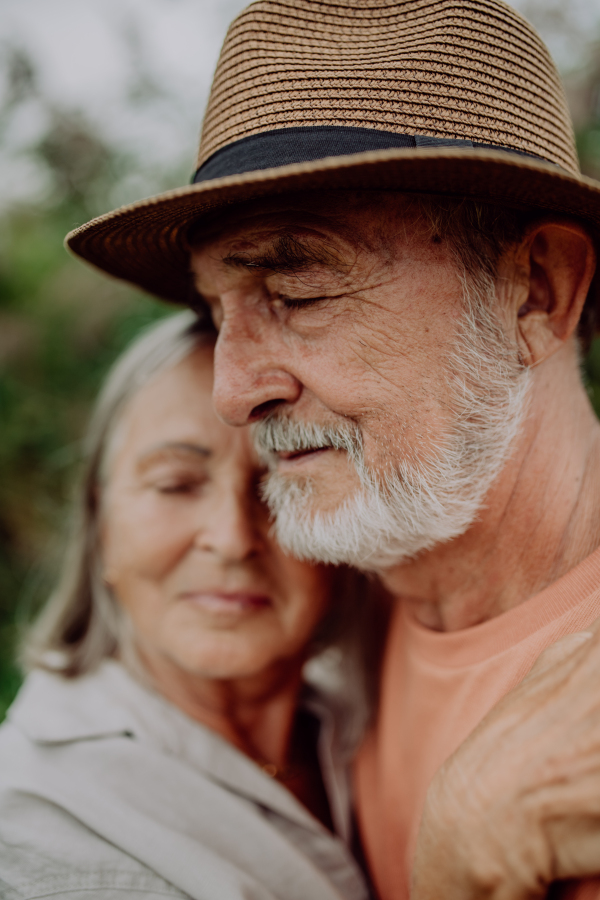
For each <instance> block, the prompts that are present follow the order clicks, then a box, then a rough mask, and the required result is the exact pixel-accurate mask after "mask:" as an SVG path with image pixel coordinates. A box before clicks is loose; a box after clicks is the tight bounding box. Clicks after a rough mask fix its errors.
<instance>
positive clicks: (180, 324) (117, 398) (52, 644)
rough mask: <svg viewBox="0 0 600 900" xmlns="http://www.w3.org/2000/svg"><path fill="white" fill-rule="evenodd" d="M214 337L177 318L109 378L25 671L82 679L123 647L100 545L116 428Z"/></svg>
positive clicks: (149, 336)
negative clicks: (144, 391)
mask: <svg viewBox="0 0 600 900" xmlns="http://www.w3.org/2000/svg"><path fill="white" fill-rule="evenodd" d="M214 336H215V332H214V330H213V327H212V324H211V323H210V321H209V319H208V318H206V317H199V316H198V315H196V314H195V313H193V312H191V311H189V310H186V311H185V312H181V313H177V314H176V315H174V316H170V317H169V318H167V319H162V320H161V321H160V322H158V324H154V325H151V326H150V327H149V328H147V329H146V330H145V331H144V332H143V333H142V334H141V335H140V336H139V337H138V338H137V339H136V340H135V341H134V342H133V343H132V344H131V345H130V346H129V347H128V348H127V350H126V351H125V352H124V353H123V354H122V356H121V357H120V358H119V359H118V360H117V361H116V363H115V364H114V365H113V367H112V369H111V370H110V372H109V373H108V376H107V378H106V381H105V382H104V386H103V388H102V390H101V392H100V395H99V397H98V400H97V402H96V405H95V408H94V411H93V414H92V417H91V420H90V424H89V428H88V431H87V435H86V438H85V442H84V455H85V462H84V469H83V472H82V478H81V482H80V484H79V488H78V491H77V495H76V503H75V510H74V519H73V523H72V531H71V536H70V539H69V541H68V544H67V548H66V553H65V556H64V561H63V566H62V572H61V576H60V578H59V582H58V586H57V588H56V590H55V591H54V592H53V594H52V595H51V597H50V598H49V600H48V602H47V603H46V605H45V606H44V608H43V609H42V611H41V613H40V614H39V616H38V618H37V619H36V621H35V622H34V623H33V625H32V627H31V628H30V629H29V632H28V634H27V636H26V638H25V640H24V642H23V645H22V649H21V654H20V658H21V664H22V666H23V668H24V669H25V670H29V669H32V668H35V667H38V668H39V667H42V668H46V669H51V670H52V671H55V672H60V673H61V674H63V675H66V676H71V677H73V676H76V675H82V674H84V673H85V672H89V671H91V670H93V669H94V668H95V667H96V666H97V665H98V664H99V663H100V662H101V661H102V660H103V659H105V658H106V657H110V656H114V655H115V654H116V653H117V651H118V649H119V648H120V645H121V643H122V638H123V629H124V628H125V627H126V625H125V619H124V616H123V615H121V614H120V611H119V607H118V605H117V603H116V601H115V600H114V598H113V597H112V595H111V593H110V592H109V591H108V589H107V588H106V586H105V585H104V582H103V579H102V570H101V560H100V546H99V513H100V505H101V491H102V486H103V483H104V480H105V478H106V474H107V463H108V460H109V458H110V455H111V447H112V445H113V438H114V434H115V429H116V427H117V425H118V424H119V421H120V420H121V416H122V413H123V411H124V409H125V407H126V406H127V404H128V403H129V401H130V400H131V398H132V397H133V395H134V394H136V393H137V391H139V390H140V388H142V387H144V386H145V385H146V384H148V383H149V382H150V381H151V380H152V379H154V378H155V377H156V376H157V375H159V374H160V373H161V372H164V371H165V370H167V369H170V368H172V367H174V366H176V365H177V364H178V363H179V362H181V361H182V360H183V359H185V358H186V357H187V356H188V355H189V354H190V353H192V351H194V350H195V349H196V348H197V347H201V346H205V345H207V344H209V343H211V342H212V341H213V340H214Z"/></svg>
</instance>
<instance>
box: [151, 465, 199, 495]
mask: <svg viewBox="0 0 600 900" xmlns="http://www.w3.org/2000/svg"><path fill="white" fill-rule="evenodd" d="M207 481H208V475H207V473H206V472H203V471H198V470H196V469H181V468H177V469H175V470H173V469H171V468H170V467H163V466H161V467H160V468H159V469H158V470H156V471H154V472H152V471H150V472H146V474H145V477H144V486H145V487H147V488H149V489H150V490H153V491H155V492H156V493H158V494H167V495H182V496H197V495H198V494H199V493H200V492H201V491H202V489H203V488H204V486H205V485H206V483H207Z"/></svg>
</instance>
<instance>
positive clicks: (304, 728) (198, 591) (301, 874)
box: [0, 312, 372, 900]
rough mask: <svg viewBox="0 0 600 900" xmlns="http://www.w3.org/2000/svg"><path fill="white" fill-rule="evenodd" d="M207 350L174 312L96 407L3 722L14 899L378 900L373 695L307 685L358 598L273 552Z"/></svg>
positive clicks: (249, 456) (4, 855)
mask: <svg viewBox="0 0 600 900" xmlns="http://www.w3.org/2000/svg"><path fill="white" fill-rule="evenodd" d="M212 351H213V334H212V331H211V329H210V326H208V325H206V324H204V323H203V322H202V321H201V320H199V319H196V318H195V317H194V316H193V315H192V314H191V313H188V312H186V313H181V314H179V315H176V316H174V317H171V318H170V319H168V320H165V321H163V322H162V323H160V324H159V325H158V326H155V327H154V328H153V329H152V330H151V331H150V332H149V333H147V334H145V335H144V336H143V337H142V338H141V339H139V340H138V341H137V342H136V343H135V344H134V345H133V346H132V347H131V348H130V349H129V350H128V351H127V352H126V353H125V355H124V356H123V357H122V358H121V360H120V361H119V362H118V363H117V364H116V367H115V368H114V369H113V371H112V373H111V374H110V376H109V378H108V380H107V383H106V385H105V387H104V390H103V392H102V394H101V396H100V399H99V402H98V405H97V408H96V411H95V414H94V417H93V420H92V424H91V429H90V433H89V436H88V458H87V469H86V472H85V474H84V480H83V485H82V491H81V496H80V509H79V519H78V522H77V527H76V529H75V532H74V535H73V538H72V542H71V546H70V551H69V553H68V555H67V558H66V563H65V568H64V574H63V578H62V581H61V583H60V585H59V588H58V590H57V591H56V593H55V594H54V596H53V597H52V598H51V599H50V601H49V603H48V605H47V607H46V608H45V610H43V611H42V614H41V616H40V618H39V620H38V621H37V623H36V624H35V626H34V628H33V630H32V632H31V634H30V635H29V639H28V641H27V643H26V646H25V652H24V659H25V661H26V664H27V666H28V668H29V669H30V673H29V675H28V677H27V679H26V681H25V684H24V686H23V688H22V690H21V692H20V693H19V695H18V697H17V699H16V701H15V703H14V704H13V706H12V707H11V709H10V711H9V713H8V718H7V721H6V722H5V724H4V725H2V727H1V728H0V896H1V897H2V898H3V900H33V898H42V897H52V898H54V900H61V898H64V900H67V898H69V900H83V898H84V897H85V898H86V900H119V898H122V897H125V896H139V897H143V898H152V900H154V898H159V897H161V898H165V897H173V898H176V897H192V898H195V900H275V898H277V900H309V898H310V900H340V898H347V900H362V898H365V897H366V896H367V889H366V886H365V883H364V880H363V876H362V874H361V871H360V869H359V867H358V866H357V865H356V863H355V861H354V859H353V857H352V855H351V853H350V852H349V849H348V844H349V842H350V839H351V832H352V829H351V819H350V808H349V790H348V786H347V780H346V763H347V761H348V760H349V757H350V756H351V753H352V750H353V746H354V743H355V741H356V739H357V737H358V736H359V734H360V730H361V725H362V721H363V718H362V717H363V712H361V709H362V708H363V706H364V704H362V703H361V702H359V701H360V694H361V690H360V687H359V686H356V687H355V689H353V690H352V691H351V693H352V703H351V704H347V703H345V702H344V700H343V694H341V693H340V691H339V690H337V689H336V687H335V683H334V681H335V679H333V678H330V679H329V681H330V682H331V684H330V686H329V688H328V690H324V688H323V687H321V688H319V689H317V688H315V687H314V686H313V687H312V688H311V687H310V685H309V683H308V681H307V674H306V673H307V665H306V664H307V660H308V659H309V657H311V655H314V654H316V653H317V651H318V650H319V648H320V649H321V651H322V649H323V646H324V644H325V643H326V642H327V638H326V633H327V631H328V630H329V632H330V633H333V631H334V630H335V628H333V631H332V623H335V622H336V620H337V623H338V625H339V622H340V621H343V620H344V616H346V617H347V616H348V615H349V610H351V609H352V604H351V602H350V601H351V597H350V596H349V594H350V593H351V586H350V583H349V582H347V583H344V580H343V579H344V575H343V573H333V572H331V571H329V570H326V569H324V568H322V567H315V566H312V565H308V564H306V563H301V562H298V561H296V560H294V559H292V558H290V557H289V556H286V555H285V554H284V553H283V552H282V551H281V549H280V548H279V547H278V546H277V545H276V544H275V543H274V541H273V539H272V537H271V534H270V530H269V520H268V516H267V513H266V510H265V508H264V506H263V504H262V503H261V500H260V497H259V491H258V482H259V480H260V475H261V471H260V465H259V462H258V460H257V459H255V457H254V451H253V449H252V444H251V440H250V435H249V433H248V431H247V430H243V429H233V428H230V427H228V426H226V425H223V424H222V423H221V422H219V421H218V420H217V418H216V416H215V414H214V412H213V409H212V402H211V388H212ZM338 597H339V599H340V607H339V608H340V609H342V608H343V609H344V611H345V612H344V615H342V616H341V615H340V613H339V612H338V611H337V604H336V602H335V600H336V598H338ZM332 598H333V599H332ZM350 618H352V617H351V616H350ZM370 618H372V606H371V608H370ZM328 652H329V654H330V657H331V656H332V654H331V649H330V650H329V651H328ZM338 656H340V654H338ZM343 658H344V659H352V653H351V652H349V651H348V650H347V649H346V651H345V652H344V654H343ZM313 668H314V665H313ZM309 669H310V667H309ZM354 669H355V671H356V670H360V666H359V665H355V667H354ZM321 670H322V671H325V669H323V666H322V667H321ZM334 674H335V673H334ZM346 674H347V673H346ZM321 682H323V678H322V677H321ZM342 682H344V683H345V684H346V688H347V678H346V677H344V678H343V679H342Z"/></svg>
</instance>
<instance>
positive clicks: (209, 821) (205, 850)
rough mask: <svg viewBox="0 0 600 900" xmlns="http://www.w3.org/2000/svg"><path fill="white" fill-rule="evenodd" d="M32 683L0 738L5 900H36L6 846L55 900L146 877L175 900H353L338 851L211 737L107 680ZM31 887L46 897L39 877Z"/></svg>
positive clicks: (118, 677)
mask: <svg viewBox="0 0 600 900" xmlns="http://www.w3.org/2000/svg"><path fill="white" fill-rule="evenodd" d="M34 675H35V677H33V676H32V677H31V678H29V679H28V681H27V683H26V684H25V685H24V687H23V690H22V692H21V694H20V696H19V697H18V698H17V701H16V702H15V704H14V706H13V708H11V710H10V711H9V718H8V721H7V723H6V724H5V725H4V726H2V728H0V847H2V851H1V852H0V878H3V879H4V881H5V882H7V883H9V884H11V882H10V877H12V876H11V872H12V873H13V874H14V866H17V871H16V875H15V878H16V877H17V875H18V877H19V878H21V879H25V881H24V882H23V884H25V887H23V886H21V887H19V885H18V884H17V883H15V885H14V886H13V885H12V884H11V890H13V891H17V894H16V897H17V900H22V898H25V897H26V898H27V900H30V898H33V897H35V896H37V895H36V894H35V893H32V890H33V889H34V887H35V879H34V881H33V882H32V881H31V878H32V877H33V876H32V875H31V874H30V871H29V870H30V869H31V868H32V867H31V866H30V864H29V860H28V859H22V860H21V863H20V864H19V865H17V863H15V861H14V856H11V848H13V847H15V846H18V847H22V848H23V852H27V853H30V854H31V856H32V858H35V857H36V855H37V856H39V857H40V859H41V860H50V861H51V862H52V865H53V866H55V867H56V870H57V873H58V874H56V879H55V881H56V884H57V885H58V886H59V888H60V890H59V892H58V896H59V897H60V891H63V890H64V889H63V886H62V885H63V882H62V881H61V879H63V876H64V873H68V872H70V871H71V870H73V871H74V873H75V874H74V877H76V876H77V877H79V876H80V875H81V877H83V875H85V873H88V874H89V873H91V874H90V878H96V879H97V878H98V877H99V875H100V874H101V873H103V872H111V871H112V872H116V873H120V872H122V871H124V872H125V875H127V877H130V878H133V879H134V878H135V877H140V878H141V874H142V873H144V875H146V873H147V872H150V873H151V875H152V876H153V875H154V874H156V876H157V877H158V878H159V879H162V880H164V882H166V883H167V884H172V885H174V886H176V888H178V889H179V891H180V894H177V893H175V894H172V896H175V897H177V896H180V895H181V893H183V896H186V895H187V896H190V897H197V896H198V891H199V890H200V889H201V886H202V885H205V884H209V883H210V884H212V886H213V889H212V892H211V893H210V896H229V897H232V898H240V900H241V898H242V897H244V896H253V897H256V898H261V900H262V898H265V900H266V898H268V897H271V898H272V897H273V896H278V897H281V898H285V900H300V898H301V900H304V898H305V897H306V896H311V897H313V898H315V900H332V898H333V897H334V896H336V897H339V891H338V889H337V888H336V887H335V885H340V886H341V885H342V884H343V887H344V890H343V892H342V893H343V894H344V895H345V896H347V897H356V898H359V897H360V898H362V897H364V887H363V885H362V880H361V878H360V874H359V873H358V871H357V870H356V868H355V866H354V864H353V862H352V860H351V858H350V856H349V854H348V851H347V849H346V848H345V847H344V846H343V844H342V843H341V842H340V841H339V840H337V839H336V838H334V837H333V836H332V835H331V834H329V833H327V832H326V831H325V830H324V829H323V828H322V826H321V825H320V823H318V822H317V821H316V820H313V817H312V816H310V814H309V813H308V812H307V811H306V810H304V808H303V807H301V806H300V804H299V803H298V802H297V801H296V800H295V798H294V797H293V796H292V795H291V794H289V792H288V791H286V790H285V789H284V788H283V787H282V786H281V785H279V784H278V783H276V782H274V781H273V780H272V779H269V778H267V776H266V775H265V774H264V773H263V772H262V770H261V769H260V768H259V767H258V766H256V765H255V764H254V763H253V762H252V761H251V760H249V759H247V758H246V757H244V756H243V755H242V754H240V753H239V752H238V751H237V750H236V749H235V748H234V747H231V746H229V745H227V744H226V742H225V741H223V740H222V739H221V738H219V737H218V736H217V735H212V734H210V733H206V729H203V728H202V727H201V726H198V729H199V730H198V729H197V728H196V725H195V723H193V722H192V721H191V720H189V721H187V720H186V718H185V717H184V716H183V714H182V713H180V712H179V711H178V710H176V709H175V708H173V709H171V708H170V705H169V704H168V703H166V701H162V699H161V698H158V697H157V698H154V697H152V695H151V694H150V693H148V692H145V689H144V688H143V687H142V686H138V685H135V684H128V682H127V679H126V678H125V677H122V673H120V672H119V671H118V670H115V669H114V667H113V668H112V669H109V672H108V674H105V675H104V676H102V679H101V678H100V676H96V678H95V679H94V678H91V677H90V679H89V680H88V681H85V680H83V679H82V680H81V681H79V680H78V679H74V681H73V683H70V682H69V681H67V680H65V679H60V677H59V676H55V675H53V674H51V673H43V672H40V673H34ZM100 680H102V682H103V683H102V684H100ZM138 688H139V690H138ZM121 689H122V690H121ZM129 690H131V695H130V696H129V694H128V692H129ZM128 698H129V699H128ZM134 699H139V700H140V704H139V705H140V708H139V709H137V710H136V715H135V716H133V715H130V709H129V707H130V706H131V705H132V704H133V705H135V703H134ZM146 699H147V701H148V702H147V703H146ZM155 700H156V703H155V702H154V701H155ZM96 703H98V709H95V708H94V707H95V704H96ZM102 704H104V706H103V705H102ZM142 707H143V708H142ZM86 729H87V730H86ZM197 738H198V740H197ZM232 835H235V840H232ZM2 852H3V853H4V857H2ZM273 859H278V860H279V862H278V865H277V866H273V864H272V861H273ZM11 860H12V861H11ZM140 865H141V866H142V868H141V869H140V868H139V866H140ZM11 866H12V867H13V868H11ZM132 866H133V868H132ZM136 866H138V868H136ZM61 867H62V868H61ZM144 867H145V869H144ZM9 876H10V877H9ZM39 877H40V878H42V880H46V881H48V883H54V882H52V879H53V878H54V877H55V876H54V874H52V871H49V874H47V875H44V873H43V872H42V873H41V874H40V876H39ZM123 877H125V876H123ZM148 877H150V876H148ZM27 879H29V880H27ZM160 883H161V882H160V881H159V882H157V884H160ZM77 889H78V890H79V886H77ZM118 889H119V890H120V889H121V888H118ZM157 889H158V888H157ZM19 890H20V891H21V895H20V896H19V893H18V891H19ZM93 890H100V888H96V886H95V884H94V886H93ZM115 890H117V888H116V887H115ZM131 890H132V891H133V889H131ZM27 891H29V894H28V893H27ZM107 891H108V889H107ZM206 893H208V892H204V891H203V893H202V896H205V894H206ZM92 896H93V894H92ZM99 896H102V895H101V894H100V895H99ZM109 897H110V898H111V900H113V898H112V895H110V893H107V900H108V898H109ZM117 897H118V894H117V895H115V900H116V898H117ZM69 900H71V898H69Z"/></svg>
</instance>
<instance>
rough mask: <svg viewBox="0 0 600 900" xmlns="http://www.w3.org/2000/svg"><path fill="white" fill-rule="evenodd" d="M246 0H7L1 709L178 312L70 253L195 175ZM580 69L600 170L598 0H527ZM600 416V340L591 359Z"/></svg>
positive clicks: (1, 113)
mask: <svg viewBox="0 0 600 900" xmlns="http://www.w3.org/2000/svg"><path fill="white" fill-rule="evenodd" d="M245 5H246V0H0V719H1V718H2V717H3V715H4V711H5V709H6V707H7V705H8V704H9V702H10V701H11V699H12V697H13V696H14V693H15V691H16V689H17V687H18V684H19V674H18V670H17V667H16V666H15V664H14V662H13V655H14V647H15V643H16V640H17V636H18V633H19V629H20V628H21V627H22V625H23V623H24V622H25V621H27V619H28V618H29V617H30V616H31V614H32V612H33V611H34V610H35V609H36V608H37V607H38V606H39V604H40V603H41V602H42V601H43V600H44V598H45V597H46V596H47V593H48V591H49V590H50V588H51V586H52V583H53V579H54V577H55V574H56V571H57V566H58V562H59V559H60V547H61V543H62V539H63V535H64V533H65V529H66V526H67V525H68V522H67V512H66V511H67V507H68V500H69V495H70V491H71V488H72V484H73V479H74V476H75V474H76V471H77V465H78V462H79V460H80V454H81V447H80V437H81V434H82V431H83V429H84V427H85V422H86V418H87V415H88V411H89V407H90V403H91V401H92V399H93V397H94V394H95V392H96V390H97V388H98V385H99V384H100V382H101V380H102V377H103V375H104V373H105V371H106V369H107V367H108V366H109V365H110V363H111V362H112V360H113V359H114V358H115V356H116V355H117V354H118V353H119V352H120V351H121V349H122V348H123V347H124V346H125V345H126V344H127V343H128V341H129V340H130V339H131V338H132V337H133V336H134V335H135V334H136V333H137V332H138V331H139V329H140V328H142V327H143V326H144V325H146V324H147V323H149V322H150V321H152V320H154V319H156V318H158V317H160V316H162V315H165V314H168V313H169V311H170V310H169V309H168V308H167V307H166V306H164V305H162V304H160V303H158V302H157V301H154V300H152V299H151V298H149V297H147V296H144V295H142V294H140V293H139V292H136V291H133V290H132V289H129V288H126V287H124V286H122V285H119V284H117V283H115V282H111V281H109V280H108V279H106V278H104V277H102V276H101V275H99V274H97V273H96V272H94V271H93V270H91V269H88V268H86V267H85V266H83V265H82V264H81V263H79V262H77V261H75V260H74V259H71V258H70V257H69V256H68V255H67V253H66V252H65V251H64V249H63V246H62V240H63V237H64V235H65V234H66V232H67V231H69V230H70V229H71V228H73V227H75V226H76V225H78V224H80V223H82V222H85V221H86V220H87V219H89V218H91V217H92V216H95V215H98V214H99V213H102V212H106V211H107V210H109V209H111V208H113V207H115V206H118V205H120V204H122V203H127V202H129V201H131V200H135V199H139V198H141V197H143V196H146V195H149V194H153V193H156V192H158V191H161V190H165V189H167V188H170V187H175V186H178V185H180V184H184V183H186V182H187V181H188V180H189V178H190V176H191V174H192V170H193V167H194V166H193V163H194V158H195V151H196V144H197V137H198V130H199V125H200V120H201V117H202V112H203V109H204V105H205V103H206V99H207V95H208V89H209V86H210V80H211V77H212V72H213V69H214V66H215V64H216V60H217V56H218V52H219V49H220V45H221V42H222V40H223V37H224V35H225V31H226V28H227V24H228V23H229V21H230V20H231V19H232V18H233V16H235V15H236V14H237V12H239V11H240V10H241V9H242V8H243V7H244V6H245ZM513 5H514V6H516V7H517V8H518V9H519V10H520V11H521V12H523V13H524V14H525V15H526V16H527V17H528V18H529V19H530V21H531V22H533V24H534V25H535V26H536V28H537V29H538V31H540V33H541V34H542V36H543V38H544V39H545V40H546V42H547V43H548V45H549V47H550V49H551V51H552V53H553V55H554V57H555V59H556V61H557V63H558V66H559V68H560V70H561V73H562V75H563V78H564V80H565V85H566V88H567V94H568V97H569V102H570V105H571V110H572V113H573V117H574V121H575V128H576V132H577V141H578V147H579V153H580V158H581V163H582V168H583V171H584V172H585V173H586V174H589V175H592V176H594V177H597V178H600V0H518V2H517V0H515V2H514V3H513ZM585 368H586V373H587V377H588V380H589V386H590V393H591V396H592V400H593V402H594V405H595V408H596V409H597V411H598V412H599V413H600V342H596V343H595V344H594V346H593V347H592V349H591V352H590V354H589V357H588V358H587V360H586V362H585Z"/></svg>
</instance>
